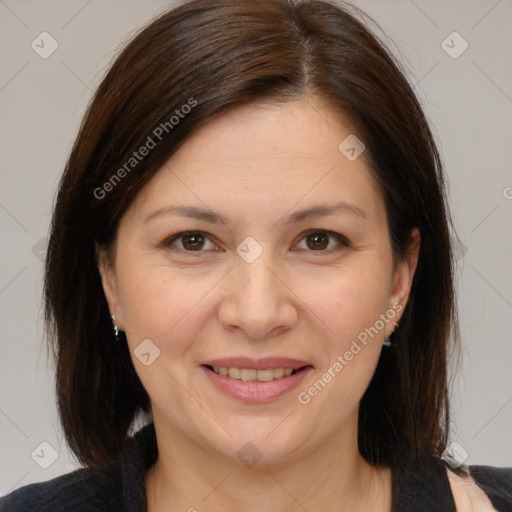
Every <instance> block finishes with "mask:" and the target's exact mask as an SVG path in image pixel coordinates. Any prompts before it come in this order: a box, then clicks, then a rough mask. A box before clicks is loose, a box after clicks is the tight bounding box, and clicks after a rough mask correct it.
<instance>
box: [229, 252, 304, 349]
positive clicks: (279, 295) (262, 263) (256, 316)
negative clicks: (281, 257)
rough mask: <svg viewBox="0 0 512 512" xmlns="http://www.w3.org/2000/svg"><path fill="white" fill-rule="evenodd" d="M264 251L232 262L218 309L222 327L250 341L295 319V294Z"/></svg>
mask: <svg viewBox="0 0 512 512" xmlns="http://www.w3.org/2000/svg"><path fill="white" fill-rule="evenodd" d="M264 254H265V253H263V255H262V256H260V257H259V258H258V259H257V260H256V261H254V262H252V263H247V262H245V261H244V260H243V259H241V258H240V259H239V260H238V261H237V262H236V263H235V268H234V269H233V271H232V272H230V273H229V275H228V276H227V277H228V280H227V282H226V283H225V286H226V288H225V295H224V297H223V300H222V302H221V305H220V308H219V321H220V323H221V325H222V326H223V327H224V328H225V329H228V330H232V331H236V330H240V331H242V333H243V336H244V337H246V338H247V339H252V340H262V339H267V338H269V337H273V336H276V335H278V334H280V333H282V332H285V331H286V330H289V329H291V328H292V327H293V326H294V325H295V324H296V322H297V318H298V313H297V307H296V305H295V301H296V300H297V298H296V296H295V295H294V294H293V291H292V290H291V287H290V286H289V285H288V284H287V283H286V279H285V276H284V275H282V274H283V273H282V272H279V271H278V270H276V268H277V266H276V265H275V264H273V263H272V262H271V261H270V258H266V257H264ZM280 274H281V275H280Z"/></svg>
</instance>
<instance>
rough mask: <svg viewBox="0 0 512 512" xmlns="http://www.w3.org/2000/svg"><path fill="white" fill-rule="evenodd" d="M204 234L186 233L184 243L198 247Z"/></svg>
mask: <svg viewBox="0 0 512 512" xmlns="http://www.w3.org/2000/svg"><path fill="white" fill-rule="evenodd" d="M202 238H203V237H202V236H201V235H185V236H184V237H183V242H184V243H183V245H184V246H185V247H186V248H188V247H187V245H189V246H190V247H191V248H193V249H194V248H195V249H197V248H198V247H199V246H201V243H202Z"/></svg>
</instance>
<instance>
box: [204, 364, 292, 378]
mask: <svg viewBox="0 0 512 512" xmlns="http://www.w3.org/2000/svg"><path fill="white" fill-rule="evenodd" d="M213 371H214V372H215V373H217V374H218V375H224V376H228V377H230V378H231V379H237V380H243V381H244V382H252V381H255V380H257V381H260V382H270V381H271V380H274V379H281V378H283V377H285V376H289V375H291V374H292V373H293V371H294V370H293V368H269V369H268V370H253V369H248V368H224V367H222V366H214V367H213Z"/></svg>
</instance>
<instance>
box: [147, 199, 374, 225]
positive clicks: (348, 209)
mask: <svg viewBox="0 0 512 512" xmlns="http://www.w3.org/2000/svg"><path fill="white" fill-rule="evenodd" d="M335 213H342V214H346V215H351V216H353V217H360V218H363V219H367V218H368V217H367V215H366V213H365V212H364V210H362V209H361V208H359V206H356V205H355V204H350V203H347V202H345V201H340V202H337V203H334V204H326V205H315V206H311V207H310V208H306V209H304V210H299V211H296V212H295V213H293V214H291V215H290V216H289V217H288V219H287V220H286V224H288V225H291V224H298V223H299V222H302V221H303V220H306V219H312V218H316V217H326V216H328V215H334V214H335ZM161 214H172V215H177V216H178V217H187V218H191V219H197V220H202V221H205V222H208V223H210V224H225V225H229V222H228V220H227V219H226V217H224V216H222V215H220V214H219V213H215V212H213V211H211V210H208V209H205V208H200V207H198V206H192V205H170V206H164V207H162V208H158V209H157V210H155V211H153V212H151V213H150V214H149V215H148V216H147V217H146V218H145V219H144V221H143V223H144V224H146V223H147V222H149V221H150V220H151V219H153V218H154V217H156V216H158V215H161Z"/></svg>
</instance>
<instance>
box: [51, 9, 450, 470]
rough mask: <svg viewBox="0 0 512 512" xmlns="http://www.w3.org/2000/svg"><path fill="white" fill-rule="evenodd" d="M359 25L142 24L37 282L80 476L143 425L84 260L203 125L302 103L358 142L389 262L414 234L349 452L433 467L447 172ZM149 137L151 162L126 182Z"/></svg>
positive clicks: (263, 14)
mask: <svg viewBox="0 0 512 512" xmlns="http://www.w3.org/2000/svg"><path fill="white" fill-rule="evenodd" d="M362 19H364V20H367V21H368V18H365V17H364V15H363V14H362V13H361V12H360V11H359V10H357V9H356V8H354V7H353V6H350V5H348V4H343V5H336V4H334V3H330V2H327V1H321V0H313V1H299V0H297V1H292V0H192V1H189V2H186V3H184V4H181V5H179V6H177V7H174V8H173V9H172V10H170V11H168V12H166V13H164V14H163V15H161V16H159V17H158V18H157V19H155V20H154V21H152V22H151V23H150V24H149V25H148V26H147V27H146V28H144V29H143V30H142V31H141V32H140V33H139V34H138V35H137V36H136V37H135V38H134V39H133V40H131V41H130V42H129V43H128V44H127V46H126V47H125V48H124V49H123V50H122V52H121V53H120V54H119V55H118V56H117V58H116V59H115V61H114V63H113V65H112V66H111V67H110V69H109V71H108V73H107V74H106V76H105V78H104V79H103V81H102V83H101V84H100V86H99V88H98V90H97V92H96V94H95V95H94V97H93V99H92V101H91V103H90V105H89V107H88V110H87V112H86V115H85V117H84V119H83V122H82V125H81V127H80V130H79V133H78V136H77V139H76V141H75V144H74V146H73V149H72V151H71V154H70V157H69V159H68V161H67V164H66V167H65V170H64V174H63V176H62V180H61V182H60V186H59V191H58V196H57V199H56V204H55V210H54V215H53V220H52V225H51V236H50V240H49V247H48V252H47V260H46V269H45V289H44V291H45V306H46V321H47V327H48V333H49V346H51V347H52V349H53V353H54V356H55V361H56V390H57V402H58V410H59V414H60V418H61V422H62V427H63V430H64V434H65V437H66V440H67V442H68V444H69V446H70V448H71V450H72V451H73V452H74V454H75V455H76V457H77V458H78V460H79V461H80V462H81V463H83V464H85V465H88V466H99V465H102V464H105V463H108V462H109V461H111V460H113V459H114V458H116V457H117V456H118V455H119V453H120V450H121V449H122V446H123V442H124V441H125V439H126V437H127V435H128V432H129V430H130V427H131V426H132V425H133V421H134V418H135V416H136V413H137V412H140V411H145V412H149V411H150V401H149V397H148V395H147V393H146V391H145V389H144V388H143V386H142V384H141V382H140V380H139V378H138V376H137V374H136V372H135V369H134V366H133V364H132V360H131V358H130V354H129V350H128V346H127V343H126V339H123V340H122V341H121V342H120V343H119V342H115V341H114V339H113V334H112V326H111V322H110V317H109V310H108V307H107V302H106V300H105V296H104V294H103V289H102V285H101V281H100V277H99V273H98V268H97V260H96V254H95V244H98V245H99V246H101V247H104V248H106V249H109V248H111V247H112V244H113V242H114V241H115V237H116V231H117V227H118V225H119V221H120V219H121V217H122V215H123V214H124V212H125V211H126V209H127V208H128V206H129V205H130V203H131V202H132V201H133V199H134V198H135V196H136V195H137V193H138V192H139V191H140V190H141V188H142V187H143V186H144V185H145V184H146V183H148V181H149V180H150V179H151V178H152V177H153V176H154V174H155V173H156V172H157V171H158V170H159V169H160V168H161V167H162V165H163V164H164V163H165V162H166V161H167V160H168V159H169V158H170V156H171V155H172V154H173V153H174V152H175V151H176V150H177V148H178V147H179V146H180V145H182V144H183V143H185V142H186V141H187V139H188V138H190V136H191V135H192V134H194V133H195V132H197V131H198V130H199V129H200V128H201V127H202V126H204V125H205V123H207V122H209V121H211V120H212V119H214V118H216V117H218V116H220V115H222V114H224V113H225V112H227V111H228V110H231V109H234V108H236V107H238V106H242V105H246V104H250V103H254V102H258V101H261V100H276V101H277V100H281V101H290V100H300V99H301V98H303V97H304V96H305V95H308V96H310V95H313V96H317V97H320V98H323V99H325V100H327V101H328V102H329V104H330V105H332V106H333V109H338V110H339V111H340V112H344V113H345V114H346V115H347V116H349V119H350V120H351V121H352V122H353V123H354V126H356V128H357V134H358V137H359V138H360V139H361V140H362V141H363V142H364V144H365V145H366V151H365V157H366V158H367V160H368V162H369V163H370V167H371V170H372V173H373V175H374V177H375V179H376V180H377V181H378V183H379V184H380V186H381V189H382V192H383V197H384V199H385V206H386V211H387V218H388V221H389V233H390V238H391V245H392V251H393V257H394V260H395V261H401V259H402V258H403V257H404V255H405V251H406V249H407V247H408V245H409V242H410V241H411V239H410V235H411V230H412V229H413V228H414V227H418V228H419V230H420V233H421V249H420V254H419V260H418V265H417V269H416V273H415V276H414V280H413V283H412V288H411V291H410V295H409V301H408V303H407V306H406V308H405V310H404V313H403V316H402V318H401V322H400V326H399V328H398V329H397V330H396V331H395V332H394V334H393V337H392V339H394V343H395V346H394V348H391V349H384V350H383V352H382V355H381V358H380V360H379V363H378V366H377V370H376V372H375V375H374V377H373V379H372V381H371V383H370V385H369V387H368V389H367V391H366V393H365V395H364V397H363V399H362V401H361V404H360V414H359V450H360V452H361V454H362V456H363V457H365V459H366V460H368V461H369V462H371V463H373V464H376V465H377V464H379V465H380V464H386V465H392V464H393V461H395V462H396V460H397V459H400V457H405V456H409V455H414V456H415V455H436V456H439V455H440V454H441V453H442V452H443V450H444V448H445V445H446V442H447V435H448V427H449V408H448V383H447V355H448V354H449V346H450V344H449V342H450V339H452V341H454V342H455V341H456V340H457V339H458V324H457V319H456V310H455V293H454V279H453V276H454V262H453V259H452V249H451V245H450V228H452V229H453V226H452V225H451V219H450V216H449V211H448V206H447V198H446V192H445V182H444V177H443V169H442V164H441V161H440V157H439V154H438V150H437V148H436V145H435V142H434V139H433V136H432V134H431V131H430V129H429V126H428V123H427V121H426V119H425V116H424V113H423V112H422V109H421V107H420V104H419V102H418V100H417V99H416V97H415V94H414V92H413V90H412V88H411V86H410V85H409V83H408V82H407V79H406V78H405V77H404V73H403V71H402V69H401V67H400V65H399V64H398V63H397V62H396V61H395V59H394V58H393V57H392V55H391V52H390V51H389V50H387V49H386V48H385V46H384V44H383V43H382V42H381V41H380V40H379V39H378V38H377V37H376V36H375V35H373V34H372V33H371V32H370V31H369V29H368V28H366V26H365V23H363V21H361V20H362ZM187 104H188V105H192V104H194V106H193V108H190V109H183V106H184V105H187ZM177 111H179V112H180V113H181V114H182V115H179V114H178V112H177ZM185 111H186V112H187V113H186V114H185ZM172 116H175V119H174V121H172V122H171V121H170V119H171V117H172ZM176 116H178V117H179V120H178V121H177V122H176V119H177V117H176ZM166 123H167V124H166ZM162 126H165V127H166V130H164V132H165V137H163V136H162V137H161V139H159V140H158V141H156V136H155V135H154V134H155V130H156V129H157V127H162ZM161 130H163V128H161ZM158 133H160V132H158ZM148 137H152V138H153V139H155V140H154V141H155V142H157V143H156V145H155V147H154V148H152V149H151V150H150V151H149V153H148V154H147V155H146V156H144V158H142V159H140V161H139V160H137V162H136V164H135V162H133V161H132V163H131V167H127V166H126V164H127V162H130V158H132V157H133V153H134V151H137V150H139V148H140V147H141V146H142V145H144V144H146V143H147V141H148ZM340 142H341V141H340ZM132 164H133V165H132ZM123 166H124V167H123ZM123 168H124V169H125V172H122V171H120V169H123ZM114 175H116V176H117V178H119V179H117V178H114ZM107 182H108V183H110V186H105V184H106V183H107ZM452 335H453V336H452Z"/></svg>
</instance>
